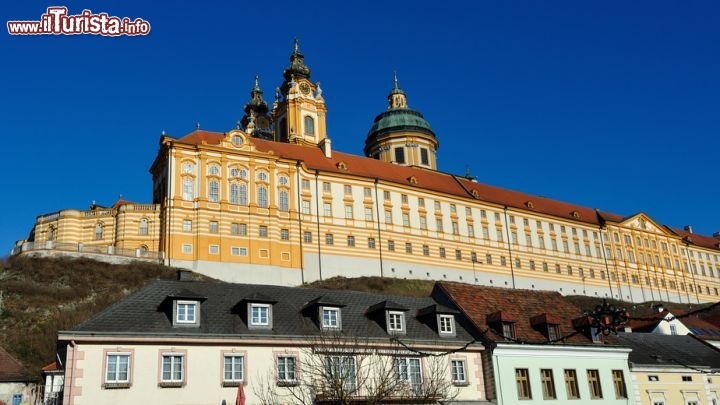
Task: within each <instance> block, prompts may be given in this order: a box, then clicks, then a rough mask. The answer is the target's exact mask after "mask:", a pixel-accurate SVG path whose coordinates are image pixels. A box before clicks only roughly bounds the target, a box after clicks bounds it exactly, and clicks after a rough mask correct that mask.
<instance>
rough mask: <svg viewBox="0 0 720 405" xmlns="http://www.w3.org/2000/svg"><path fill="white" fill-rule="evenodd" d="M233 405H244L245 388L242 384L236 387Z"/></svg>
mask: <svg viewBox="0 0 720 405" xmlns="http://www.w3.org/2000/svg"><path fill="white" fill-rule="evenodd" d="M235 405H245V388H244V387H243V384H242V383H240V385H238V392H237V398H235Z"/></svg>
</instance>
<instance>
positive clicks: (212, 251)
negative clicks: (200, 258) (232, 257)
mask: <svg viewBox="0 0 720 405" xmlns="http://www.w3.org/2000/svg"><path fill="white" fill-rule="evenodd" d="M208 252H209V253H210V254H211V255H218V254H220V246H219V245H209V246H208Z"/></svg>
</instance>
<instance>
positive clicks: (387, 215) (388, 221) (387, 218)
mask: <svg viewBox="0 0 720 405" xmlns="http://www.w3.org/2000/svg"><path fill="white" fill-rule="evenodd" d="M385 223H386V224H392V212H390V211H385Z"/></svg>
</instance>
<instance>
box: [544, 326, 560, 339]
mask: <svg viewBox="0 0 720 405" xmlns="http://www.w3.org/2000/svg"><path fill="white" fill-rule="evenodd" d="M547 336H548V340H549V341H551V342H554V341H556V340H558V339H560V325H554V324H548V325H547Z"/></svg>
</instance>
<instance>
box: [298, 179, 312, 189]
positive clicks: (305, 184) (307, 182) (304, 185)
mask: <svg viewBox="0 0 720 405" xmlns="http://www.w3.org/2000/svg"><path fill="white" fill-rule="evenodd" d="M300 184H302V188H303V190H308V189H310V180H308V179H302V181H301V182H300Z"/></svg>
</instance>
